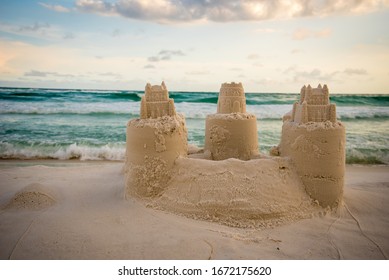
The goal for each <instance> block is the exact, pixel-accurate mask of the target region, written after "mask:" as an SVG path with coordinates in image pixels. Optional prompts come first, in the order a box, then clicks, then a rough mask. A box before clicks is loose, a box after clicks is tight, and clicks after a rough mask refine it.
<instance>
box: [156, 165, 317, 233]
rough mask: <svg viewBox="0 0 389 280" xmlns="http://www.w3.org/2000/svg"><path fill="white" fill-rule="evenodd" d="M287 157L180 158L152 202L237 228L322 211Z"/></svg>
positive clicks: (190, 215) (273, 224)
mask: <svg viewBox="0 0 389 280" xmlns="http://www.w3.org/2000/svg"><path fill="white" fill-rule="evenodd" d="M292 168H293V167H292V165H291V164H290V163H289V162H288V161H287V160H286V159H283V158H272V159H256V160H250V161H242V160H238V159H228V160H224V161H218V162H215V161H210V160H203V159H195V158H179V159H178V160H177V161H176V164H175V166H174V169H173V170H172V172H171V174H172V179H171V181H170V182H169V184H168V187H167V188H166V190H165V191H164V192H163V194H162V195H161V196H160V197H159V198H158V199H157V200H153V201H152V202H150V205H151V206H152V207H155V208H158V209H163V210H167V211H169V212H173V213H176V214H183V215H185V216H187V217H191V218H195V219H204V220H208V221H213V222H218V223H221V224H225V225H228V226H235V227H268V226H275V225H279V224H283V223H285V222H289V221H293V220H297V219H301V218H308V217H311V216H312V214H313V213H314V212H317V211H319V210H322V208H319V207H317V205H315V204H314V203H313V202H312V200H311V199H310V197H309V196H308V194H307V193H306V192H305V190H304V186H303V184H302V182H301V180H300V178H299V177H298V175H297V174H296V172H295V171H294V170H293V169H292Z"/></svg>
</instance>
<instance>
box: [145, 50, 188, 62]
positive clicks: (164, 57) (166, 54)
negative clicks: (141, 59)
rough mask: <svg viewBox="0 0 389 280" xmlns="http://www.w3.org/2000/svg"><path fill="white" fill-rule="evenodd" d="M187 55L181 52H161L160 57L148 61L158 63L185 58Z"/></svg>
mask: <svg viewBox="0 0 389 280" xmlns="http://www.w3.org/2000/svg"><path fill="white" fill-rule="evenodd" d="M184 55H185V53H184V52H183V51H181V50H161V51H160V52H159V53H158V55H155V56H150V57H149V58H148V59H147V60H148V61H150V62H158V61H161V60H170V59H171V58H172V57H173V56H184Z"/></svg>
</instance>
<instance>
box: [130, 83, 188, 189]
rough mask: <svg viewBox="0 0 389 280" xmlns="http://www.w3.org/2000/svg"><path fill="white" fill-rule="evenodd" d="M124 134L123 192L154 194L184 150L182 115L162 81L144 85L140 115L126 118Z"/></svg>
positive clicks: (160, 187)
mask: <svg viewBox="0 0 389 280" xmlns="http://www.w3.org/2000/svg"><path fill="white" fill-rule="evenodd" d="M126 136H127V143H126V165H125V169H126V172H127V173H128V176H127V182H126V186H127V193H128V192H131V193H135V194H137V195H142V196H155V195H158V194H159V193H160V192H161V191H162V190H163V189H164V187H165V184H166V182H167V181H168V180H169V178H170V177H169V176H170V175H169V171H170V168H171V167H172V166H173V164H174V161H175V160H176V159H177V157H179V156H187V150H188V145H187V130H186V125H185V119H184V117H183V116H182V115H181V114H178V113H176V110H175V107H174V101H173V99H171V98H169V93H168V91H167V88H166V85H165V83H164V82H162V84H161V85H153V86H152V85H150V84H147V85H146V88H145V94H144V95H143V96H142V99H141V110H140V118H138V119H132V120H130V121H129V122H128V124H127V134H126Z"/></svg>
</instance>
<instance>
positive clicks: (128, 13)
mask: <svg viewBox="0 0 389 280" xmlns="http://www.w3.org/2000/svg"><path fill="white" fill-rule="evenodd" d="M162 80H164V81H165V83H166V85H167V87H168V89H169V90H170V91H212V92H216V91H218V90H219V88H220V85H221V83H224V82H233V81H235V82H242V84H243V86H244V89H245V91H246V92H280V93H284V92H285V93H296V92H299V91H300V88H301V87H302V86H303V85H308V84H311V85H312V86H317V84H318V83H321V84H327V85H328V87H329V89H330V92H331V93H373V94H376V93H389V0H296V1H290V0H246V1H237V0H198V1H195V0H111V1H110V0H52V1H50V0H39V1H35V0H0V86H3V87H4V86H12V87H41V88H81V89H121V90H142V89H144V87H145V85H146V83H148V82H149V83H151V84H160V83H161V81H162Z"/></svg>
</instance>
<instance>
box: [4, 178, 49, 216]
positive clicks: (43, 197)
mask: <svg viewBox="0 0 389 280" xmlns="http://www.w3.org/2000/svg"><path fill="white" fill-rule="evenodd" d="M44 189H45V186H43V185H41V184H38V183H32V184H29V185H27V186H26V187H25V188H23V189H22V190H21V191H20V192H18V193H17V194H15V195H14V197H13V198H12V199H11V201H10V202H9V203H8V204H7V206H6V207H5V208H7V209H9V208H16V209H31V210H41V209H45V208H48V207H50V206H52V205H54V204H55V202H56V201H55V199H54V198H53V196H52V195H50V194H48V193H47V192H46V191H45V190H44Z"/></svg>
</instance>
